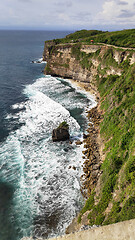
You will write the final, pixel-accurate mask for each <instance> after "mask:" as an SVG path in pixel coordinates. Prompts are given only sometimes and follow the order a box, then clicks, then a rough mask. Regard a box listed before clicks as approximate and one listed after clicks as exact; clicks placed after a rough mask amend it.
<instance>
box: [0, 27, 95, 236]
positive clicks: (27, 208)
mask: <svg viewBox="0 0 135 240" xmlns="http://www.w3.org/2000/svg"><path fill="white" fill-rule="evenodd" d="M67 34H69V32H48V31H0V240H20V239H22V238H23V237H29V236H33V237H35V238H37V237H40V238H47V237H54V236H57V235H61V234H64V231H65V228H66V227H67V226H68V224H69V223H70V222H71V221H72V219H73V217H75V216H76V214H77V213H78V211H79V210H80V208H81V205H82V201H83V199H82V196H81V193H80V176H81V174H82V167H81V165H82V150H83V145H81V146H78V145H76V144H75V141H76V140H77V139H82V136H83V132H85V131H86V128H87V120H86V110H87V108H90V107H91V106H92V104H94V101H93V99H92V98H91V97H90V96H89V95H87V94H86V93H85V92H83V91H81V90H80V89H79V88H77V87H76V86H75V85H72V84H71V83H70V81H69V80H64V79H61V78H55V77H52V76H45V75H44V74H43V72H42V71H43V69H44V67H45V64H46V63H44V62H42V63H37V62H38V60H40V61H41V59H42V53H43V49H44V41H45V40H49V39H54V38H60V37H64V36H65V35H67ZM32 61H34V63H32ZM62 121H67V122H68V124H69V131H70V135H71V141H72V144H71V143H69V142H57V143H54V142H52V137H51V134H52V130H53V128H55V127H57V126H58V125H59V123H61V122H62ZM73 167H75V168H74V169H76V170H74V169H73Z"/></svg>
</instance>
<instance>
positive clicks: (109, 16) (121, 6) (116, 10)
mask: <svg viewBox="0 0 135 240" xmlns="http://www.w3.org/2000/svg"><path fill="white" fill-rule="evenodd" d="M133 7H134V0H129V1H121V0H119V1H118V0H108V1H105V2H104V4H103V9H102V11H101V12H99V13H98V14H97V16H96V19H97V20H96V21H97V22H98V21H101V22H102V25H103V24H113V25H114V24H116V25H121V24H122V25H123V26H124V23H125V24H126V25H127V20H128V24H130V23H132V24H134V23H135V11H134V10H133Z"/></svg>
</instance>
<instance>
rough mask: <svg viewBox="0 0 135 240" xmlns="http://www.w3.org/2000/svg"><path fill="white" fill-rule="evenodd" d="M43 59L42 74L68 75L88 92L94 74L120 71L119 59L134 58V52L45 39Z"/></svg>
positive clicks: (128, 59)
mask: <svg viewBox="0 0 135 240" xmlns="http://www.w3.org/2000/svg"><path fill="white" fill-rule="evenodd" d="M43 59H44V60H45V61H47V66H46V68H45V71H44V72H45V74H51V75H53V76H60V77H64V78H70V79H73V80H75V81H78V82H81V83H84V84H85V88H86V89H87V90H90V91H91V92H95V91H96V90H97V89H96V81H95V79H96V77H97V75H98V76H99V78H101V77H106V76H107V75H110V74H113V75H114V74H115V75H121V72H122V67H121V65H122V63H123V62H125V63H126V61H128V62H129V64H133V63H134V62H135V52H134V51H130V50H127V49H122V48H121V49H120V48H117V47H116V48H115V47H112V46H109V45H101V44H97V45H94V44H91V45H84V44H80V43H69V44H68V43H67V44H58V45H57V44H55V43H54V42H53V41H49V42H46V43H45V48H44V53H43Z"/></svg>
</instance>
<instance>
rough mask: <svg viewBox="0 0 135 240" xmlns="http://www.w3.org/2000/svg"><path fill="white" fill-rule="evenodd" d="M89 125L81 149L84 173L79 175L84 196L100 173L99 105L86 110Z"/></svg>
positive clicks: (86, 195) (100, 117)
mask: <svg viewBox="0 0 135 240" xmlns="http://www.w3.org/2000/svg"><path fill="white" fill-rule="evenodd" d="M87 117H88V120H89V124H88V125H89V127H88V129H87V132H88V134H87V135H84V140H83V142H84V148H85V150H84V151H83V155H84V156H83V158H84V160H85V161H84V164H83V171H84V174H83V175H82V177H81V180H82V188H81V192H82V194H83V196H84V197H85V198H87V197H89V196H90V194H91V191H92V190H93V189H94V188H95V186H96V184H97V181H98V179H99V177H100V175H101V173H102V171H101V170H100V166H101V163H102V157H101V153H100V145H99V144H100V143H99V141H98V139H99V135H100V129H99V124H100V122H101V121H102V119H103V117H102V112H101V111H100V110H99V107H98V106H96V107H94V108H92V109H91V110H89V111H88V115H87Z"/></svg>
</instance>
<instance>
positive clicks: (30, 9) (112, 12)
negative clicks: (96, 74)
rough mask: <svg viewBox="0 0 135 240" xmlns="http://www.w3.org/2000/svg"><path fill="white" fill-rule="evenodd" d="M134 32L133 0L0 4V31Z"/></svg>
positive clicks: (44, 0)
mask: <svg viewBox="0 0 135 240" xmlns="http://www.w3.org/2000/svg"><path fill="white" fill-rule="evenodd" d="M129 28H135V0H0V29H35V30H81V29H98V30H107V31H111V30H112V31H114V30H123V29H129Z"/></svg>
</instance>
